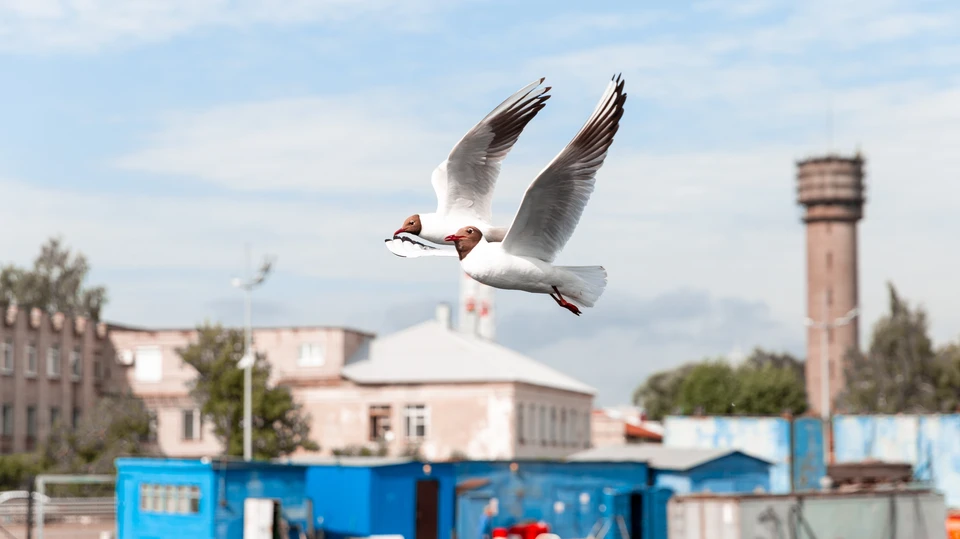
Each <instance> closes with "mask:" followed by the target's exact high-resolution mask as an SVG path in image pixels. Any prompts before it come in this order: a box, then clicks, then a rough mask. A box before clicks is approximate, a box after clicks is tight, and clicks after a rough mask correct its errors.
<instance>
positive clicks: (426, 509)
mask: <svg viewBox="0 0 960 539" xmlns="http://www.w3.org/2000/svg"><path fill="white" fill-rule="evenodd" d="M439 504H440V482H439V481H437V480H435V479H428V480H424V481H417V516H416V532H415V533H416V539H438V538H437V531H438V528H439V523H438V521H439V516H440V507H439Z"/></svg>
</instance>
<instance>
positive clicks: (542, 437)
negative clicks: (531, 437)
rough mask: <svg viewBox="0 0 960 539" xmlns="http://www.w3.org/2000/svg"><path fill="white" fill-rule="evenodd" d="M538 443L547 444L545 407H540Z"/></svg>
mask: <svg viewBox="0 0 960 539" xmlns="http://www.w3.org/2000/svg"><path fill="white" fill-rule="evenodd" d="M540 443H541V444H542V445H546V444H547V407H546V406H543V405H542V404H541V405H540Z"/></svg>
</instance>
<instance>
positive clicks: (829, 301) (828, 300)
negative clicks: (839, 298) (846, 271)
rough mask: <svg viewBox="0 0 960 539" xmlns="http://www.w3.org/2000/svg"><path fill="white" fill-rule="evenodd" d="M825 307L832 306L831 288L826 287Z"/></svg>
mask: <svg viewBox="0 0 960 539" xmlns="http://www.w3.org/2000/svg"><path fill="white" fill-rule="evenodd" d="M827 305H833V288H832V287H829V286H828V287H827Z"/></svg>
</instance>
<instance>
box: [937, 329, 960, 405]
mask: <svg viewBox="0 0 960 539" xmlns="http://www.w3.org/2000/svg"><path fill="white" fill-rule="evenodd" d="M934 385H935V387H936V399H937V403H939V405H940V411H941V412H960V344H957V343H950V344H947V345H946V346H943V347H942V348H940V349H939V350H938V351H937V359H936V380H935V382H934Z"/></svg>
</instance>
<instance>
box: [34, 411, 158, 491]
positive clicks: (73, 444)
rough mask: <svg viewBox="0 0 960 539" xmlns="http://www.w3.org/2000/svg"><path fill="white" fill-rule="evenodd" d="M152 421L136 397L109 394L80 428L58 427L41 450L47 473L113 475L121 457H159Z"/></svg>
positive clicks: (86, 416) (41, 462)
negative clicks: (152, 435) (152, 437)
mask: <svg viewBox="0 0 960 539" xmlns="http://www.w3.org/2000/svg"><path fill="white" fill-rule="evenodd" d="M150 423H151V418H150V413H149V411H148V410H147V408H146V406H145V405H144V403H143V401H142V400H141V399H140V398H138V397H136V396H135V395H133V394H129V393H128V394H115V395H105V396H104V397H102V398H100V399H99V400H98V402H97V405H96V406H95V407H94V409H92V410H89V411H87V413H85V414H84V415H83V416H81V419H80V423H79V424H78V425H77V428H72V427H71V426H68V425H63V424H60V425H55V426H54V429H53V431H52V432H51V434H50V436H49V437H48V438H47V440H46V441H45V442H44V443H43V444H42V445H41V447H40V451H39V457H40V466H41V467H42V468H43V469H44V470H45V471H47V472H54V473H87V474H113V473H114V471H115V469H114V463H113V461H114V460H115V459H116V458H117V457H123V456H145V455H157V454H158V451H157V449H156V447H155V445H154V444H153V443H152V442H151V434H152V433H151V427H150Z"/></svg>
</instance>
